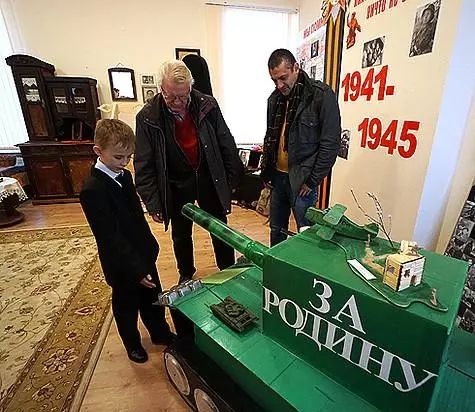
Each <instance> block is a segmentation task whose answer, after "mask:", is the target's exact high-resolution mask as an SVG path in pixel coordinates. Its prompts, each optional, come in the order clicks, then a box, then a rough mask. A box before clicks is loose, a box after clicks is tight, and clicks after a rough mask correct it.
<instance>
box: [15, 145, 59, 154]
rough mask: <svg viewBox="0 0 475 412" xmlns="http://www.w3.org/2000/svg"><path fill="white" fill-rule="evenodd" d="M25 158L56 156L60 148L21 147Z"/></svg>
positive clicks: (51, 146) (47, 146)
mask: <svg viewBox="0 0 475 412" xmlns="http://www.w3.org/2000/svg"><path fill="white" fill-rule="evenodd" d="M20 151H21V154H22V155H23V156H27V157H28V156H55V155H58V154H59V147H58V146H53V145H44V146H27V145H25V146H20Z"/></svg>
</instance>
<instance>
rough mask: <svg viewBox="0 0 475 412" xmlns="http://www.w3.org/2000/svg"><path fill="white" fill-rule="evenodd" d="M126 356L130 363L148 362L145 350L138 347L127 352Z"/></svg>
mask: <svg viewBox="0 0 475 412" xmlns="http://www.w3.org/2000/svg"><path fill="white" fill-rule="evenodd" d="M127 356H128V357H129V359H130V360H131V361H132V362H136V363H145V362H147V361H148V355H147V352H145V349H144V348H142V347H140V348H137V349H132V350H127Z"/></svg>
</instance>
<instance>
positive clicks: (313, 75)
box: [310, 66, 317, 80]
mask: <svg viewBox="0 0 475 412" xmlns="http://www.w3.org/2000/svg"><path fill="white" fill-rule="evenodd" d="M316 76H317V66H312V67H310V78H311V79H313V80H316Z"/></svg>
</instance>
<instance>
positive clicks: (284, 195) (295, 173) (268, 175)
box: [261, 49, 341, 246]
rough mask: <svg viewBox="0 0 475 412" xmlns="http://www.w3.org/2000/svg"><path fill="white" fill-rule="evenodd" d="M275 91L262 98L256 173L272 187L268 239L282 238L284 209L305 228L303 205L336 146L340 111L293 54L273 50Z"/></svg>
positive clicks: (307, 203)
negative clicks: (260, 150) (263, 117)
mask: <svg viewBox="0 0 475 412" xmlns="http://www.w3.org/2000/svg"><path fill="white" fill-rule="evenodd" d="M268 68H269V74H270V77H271V79H272V80H273V82H274V84H275V88H276V89H275V90H274V92H273V93H272V94H271V95H270V97H269V99H268V101H267V132H266V136H265V138H264V156H263V160H262V173H261V175H262V177H263V178H264V181H265V182H270V183H271V185H272V194H271V204H270V227H271V235H270V243H271V246H274V245H276V244H277V243H279V242H282V241H283V240H285V239H286V237H287V235H286V234H285V233H286V231H287V229H288V226H289V217H290V210H292V211H293V213H294V216H295V220H296V222H297V226H298V228H301V227H303V226H308V225H309V224H310V223H309V222H308V220H307V219H306V218H305V212H306V210H307V208H308V207H309V206H314V205H315V202H316V200H317V186H318V185H319V184H320V183H321V182H322V180H323V179H324V177H325V176H326V175H328V173H329V172H330V169H331V168H332V166H333V164H334V163H335V160H336V157H337V154H338V151H339V150H340V134H341V125H340V110H339V108H338V103H337V101H336V96H335V94H334V93H333V91H332V90H331V88H330V87H328V86H327V85H325V84H324V83H322V82H320V81H315V80H312V79H310V78H309V77H308V76H307V74H306V73H305V72H304V71H303V70H300V69H299V65H298V63H297V62H296V61H295V57H294V56H293V54H292V53H291V52H290V51H288V50H286V49H277V50H275V51H274V52H272V54H271V55H270V57H269V62H268Z"/></svg>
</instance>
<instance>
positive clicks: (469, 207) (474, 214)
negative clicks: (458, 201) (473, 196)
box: [460, 200, 475, 222]
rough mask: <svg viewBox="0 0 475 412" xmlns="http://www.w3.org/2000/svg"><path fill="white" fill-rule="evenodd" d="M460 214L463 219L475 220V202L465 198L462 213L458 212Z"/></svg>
mask: <svg viewBox="0 0 475 412" xmlns="http://www.w3.org/2000/svg"><path fill="white" fill-rule="evenodd" d="M460 216H461V217H463V218H464V219H469V220H471V221H473V222H475V202H471V201H470V200H467V201H466V202H465V204H464V205H463V209H462V213H460Z"/></svg>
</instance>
